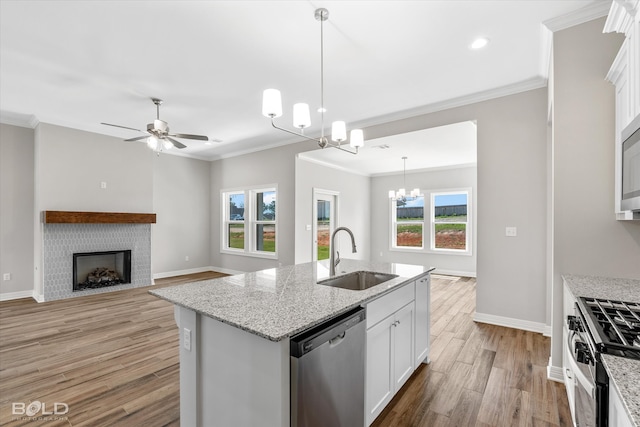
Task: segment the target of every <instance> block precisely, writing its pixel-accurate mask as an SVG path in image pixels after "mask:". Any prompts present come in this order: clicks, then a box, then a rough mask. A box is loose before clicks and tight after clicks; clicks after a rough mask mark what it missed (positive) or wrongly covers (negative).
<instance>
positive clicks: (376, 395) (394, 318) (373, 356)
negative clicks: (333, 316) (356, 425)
mask: <svg viewBox="0 0 640 427" xmlns="http://www.w3.org/2000/svg"><path fill="white" fill-rule="evenodd" d="M414 298H415V282H411V283H410V284H408V285H404V286H403V287H402V288H400V289H398V290H395V291H393V292H392V293H390V294H387V295H385V296H383V297H381V298H378V299H377V300H374V301H373V302H371V303H370V304H368V305H367V351H366V359H367V360H366V366H367V368H366V377H365V378H366V390H365V402H366V414H365V418H366V421H367V425H370V424H371V423H372V422H373V421H374V420H375V419H376V417H377V416H378V415H379V414H380V413H381V412H382V410H383V409H384V408H385V406H387V404H388V403H389V402H390V401H391V399H392V398H393V396H394V395H395V393H396V392H397V391H398V390H399V389H400V388H401V387H402V385H403V384H404V383H405V382H406V381H407V379H409V377H410V376H411V374H412V373H413V371H414V369H415V366H416V365H415V363H414V362H415V353H414V338H415V335H414V330H415V328H414V322H415V319H414V311H415V302H414Z"/></svg>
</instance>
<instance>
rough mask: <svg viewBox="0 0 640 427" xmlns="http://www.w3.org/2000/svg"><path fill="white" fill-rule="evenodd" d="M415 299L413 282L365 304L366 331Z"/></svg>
mask: <svg viewBox="0 0 640 427" xmlns="http://www.w3.org/2000/svg"><path fill="white" fill-rule="evenodd" d="M414 299H415V282H411V283H408V284H406V285H403V286H402V287H400V288H396V289H394V290H393V291H391V292H390V293H388V294H386V295H384V296H381V297H380V298H378V299H375V300H373V301H371V302H370V303H369V304H367V329H369V328H370V327H372V326H373V325H375V324H376V323H378V322H380V321H381V320H382V319H384V318H385V317H388V316H390V315H391V314H393V313H395V312H396V311H398V310H400V309H401V308H402V307H404V306H405V305H407V304H408V303H410V302H411V301H413V300H414Z"/></svg>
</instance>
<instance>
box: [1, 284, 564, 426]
mask: <svg viewBox="0 0 640 427" xmlns="http://www.w3.org/2000/svg"><path fill="white" fill-rule="evenodd" d="M206 278H208V275H207V274H204V275H196V276H189V277H183V276H181V277H176V278H167V279H160V280H156V287H157V286H168V285H173V284H181V283H187V282H190V281H195V280H203V279H206ZM148 290H149V288H139V289H134V290H127V291H120V292H111V293H106V294H101V295H91V296H86V297H79V298H73V299H68V300H63V301H53V302H48V303H42V304H38V303H36V302H35V301H33V300H31V299H24V300H16V301H6V302H1V303H0V425H2V426H40V425H43V426H44V425H46V426H92V427H93V426H96V427H99V426H151V427H155V426H178V425H179V423H180V408H179V400H180V392H179V361H178V330H177V328H176V326H175V322H174V319H173V307H172V305H171V304H169V303H167V302H166V301H163V300H160V299H158V298H155V297H153V296H151V295H149V294H148V293H147V291H148ZM474 310H475V280H474V279H467V278H457V277H447V276H434V277H433V282H432V349H431V360H432V362H431V364H429V365H422V366H421V367H420V368H419V369H418V370H417V371H416V373H414V375H413V376H412V377H411V378H410V379H409V381H408V382H407V383H406V384H405V386H404V387H403V388H402V390H400V392H399V393H398V395H397V396H396V397H395V398H394V400H393V401H392V402H391V404H390V405H389V406H388V407H387V409H385V411H384V412H383V413H382V414H381V415H380V416H379V417H378V419H377V420H376V421H375V423H374V424H373V425H374V426H376V427H382V426H384V427H395V426H412V427H419V426H534V427H535V426H565V425H566V426H569V425H571V421H570V415H569V408H568V406H567V399H566V394H565V391H564V386H562V385H561V384H557V383H554V382H551V381H548V380H546V363H547V358H548V355H549V339H548V338H545V337H542V336H541V335H539V334H534V333H530V332H524V331H518V330H513V329H508V328H501V327H497V326H491V325H484V324H476V323H474V322H473V321H472V316H473V312H474ZM34 400H38V401H41V402H44V403H45V404H46V405H47V407H46V409H47V411H50V410H51V409H52V405H53V404H54V402H63V403H66V404H67V405H69V412H68V413H67V414H63V415H59V416H56V415H55V414H53V415H50V416H47V417H46V418H52V419H51V420H41V421H38V420H35V421H34V420H33V419H31V418H29V417H19V416H14V415H12V413H11V405H12V403H13V402H23V403H26V404H27V405H28V404H29V402H32V401H34ZM39 415H42V414H41V413H40V414H39ZM21 418H24V419H21ZM206 427H209V426H206ZM212 427H227V426H212ZM260 427H262V426H260ZM265 427H268V426H265Z"/></svg>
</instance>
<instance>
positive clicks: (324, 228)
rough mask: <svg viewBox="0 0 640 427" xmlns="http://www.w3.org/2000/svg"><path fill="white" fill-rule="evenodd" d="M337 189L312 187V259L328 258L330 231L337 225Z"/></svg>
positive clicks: (329, 252)
mask: <svg viewBox="0 0 640 427" xmlns="http://www.w3.org/2000/svg"><path fill="white" fill-rule="evenodd" d="M338 196H339V193H338V192H337V191H331V190H322V189H318V188H314V189H313V219H312V224H313V230H312V232H313V245H312V246H313V248H312V260H313V261H314V262H315V261H321V260H323V259H329V256H330V254H331V233H333V231H334V230H335V229H336V227H337V223H338V221H337V212H338V207H337V206H338Z"/></svg>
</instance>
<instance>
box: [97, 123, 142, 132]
mask: <svg viewBox="0 0 640 427" xmlns="http://www.w3.org/2000/svg"><path fill="white" fill-rule="evenodd" d="M100 124H101V125H107V126H113V127H116V128H122V129H129V130H135V131H137V132H142V131H141V130H140V129H134V128H130V127H127V126H120V125H112V124H111V123H100Z"/></svg>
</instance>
